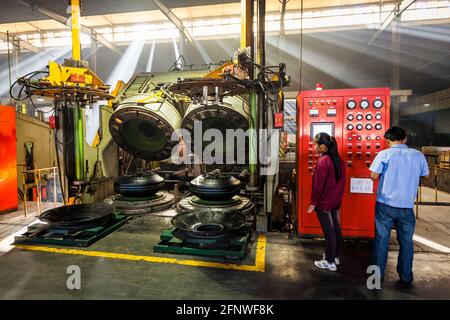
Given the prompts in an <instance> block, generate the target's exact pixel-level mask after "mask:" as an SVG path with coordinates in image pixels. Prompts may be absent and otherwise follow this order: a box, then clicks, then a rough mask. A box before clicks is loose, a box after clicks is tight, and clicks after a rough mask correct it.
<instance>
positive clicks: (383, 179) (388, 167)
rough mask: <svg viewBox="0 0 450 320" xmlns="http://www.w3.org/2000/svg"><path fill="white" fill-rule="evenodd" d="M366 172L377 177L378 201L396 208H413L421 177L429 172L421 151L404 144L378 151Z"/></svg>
mask: <svg viewBox="0 0 450 320" xmlns="http://www.w3.org/2000/svg"><path fill="white" fill-rule="evenodd" d="M369 170H370V171H372V172H375V173H379V174H380V181H379V184H378V190H377V201H378V202H381V203H384V204H387V205H388V206H391V207H396V208H414V200H415V198H416V196H417V189H418V187H419V182H420V177H421V176H422V177H423V176H427V175H428V174H429V173H430V171H429V169H428V163H427V161H426V159H425V156H424V155H423V154H422V152H420V151H417V150H414V149H410V148H408V147H407V146H406V145H404V144H396V145H393V146H392V147H391V148H389V149H386V150H383V151H381V152H380V153H379V154H378V155H377V156H376V157H375V159H374V160H373V162H372V165H371V166H370V168H369Z"/></svg>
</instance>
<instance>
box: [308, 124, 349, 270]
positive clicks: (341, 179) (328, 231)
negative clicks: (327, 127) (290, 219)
mask: <svg viewBox="0 0 450 320" xmlns="http://www.w3.org/2000/svg"><path fill="white" fill-rule="evenodd" d="M314 146H315V149H316V152H318V153H320V154H321V156H320V158H319V160H318V162H317V165H316V167H315V169H314V175H313V184H312V195H311V205H310V206H309V208H308V213H312V212H313V211H316V212H317V217H318V218H319V221H320V226H321V227H322V231H323V234H324V235H325V254H324V256H323V259H322V260H320V261H315V262H314V264H315V265H316V266H317V267H318V268H320V269H325V270H330V271H336V270H337V267H336V265H339V250H340V243H341V241H342V233H341V224H340V218H339V208H340V206H341V202H342V197H343V195H344V188H345V164H344V162H343V161H342V160H341V158H340V157H339V153H338V147H337V143H336V140H335V139H334V137H331V136H330V135H328V134H327V133H324V132H321V133H319V134H317V135H316V136H315V137H314Z"/></svg>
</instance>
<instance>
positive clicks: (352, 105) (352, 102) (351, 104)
mask: <svg viewBox="0 0 450 320" xmlns="http://www.w3.org/2000/svg"><path fill="white" fill-rule="evenodd" d="M347 108H348V109H350V110H353V109H355V108H356V102H355V100H349V101H348V102H347Z"/></svg>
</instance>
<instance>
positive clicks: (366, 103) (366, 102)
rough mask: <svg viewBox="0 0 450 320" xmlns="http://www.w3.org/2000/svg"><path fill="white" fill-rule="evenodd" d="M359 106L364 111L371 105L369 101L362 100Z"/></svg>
mask: <svg viewBox="0 0 450 320" xmlns="http://www.w3.org/2000/svg"><path fill="white" fill-rule="evenodd" d="M359 105H360V106H361V108H362V109H367V108H368V107H369V105H370V104H369V101H368V100H366V99H364V100H361V102H360V104H359Z"/></svg>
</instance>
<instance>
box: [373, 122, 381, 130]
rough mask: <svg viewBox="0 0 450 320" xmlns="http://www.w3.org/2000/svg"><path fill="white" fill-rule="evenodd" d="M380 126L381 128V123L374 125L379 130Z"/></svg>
mask: <svg viewBox="0 0 450 320" xmlns="http://www.w3.org/2000/svg"><path fill="white" fill-rule="evenodd" d="M382 128H383V126H382V125H381V123H377V124H376V125H375V129H377V130H381V129H382Z"/></svg>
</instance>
